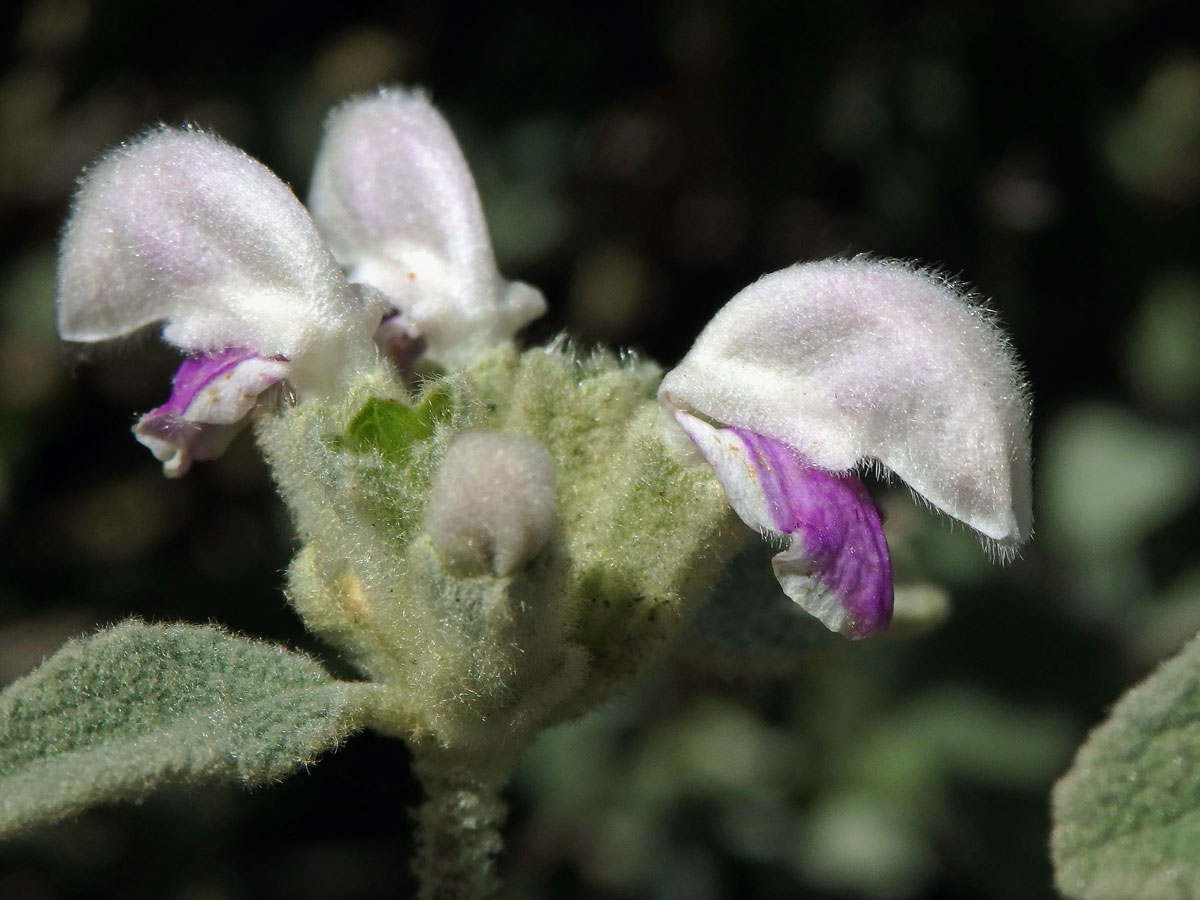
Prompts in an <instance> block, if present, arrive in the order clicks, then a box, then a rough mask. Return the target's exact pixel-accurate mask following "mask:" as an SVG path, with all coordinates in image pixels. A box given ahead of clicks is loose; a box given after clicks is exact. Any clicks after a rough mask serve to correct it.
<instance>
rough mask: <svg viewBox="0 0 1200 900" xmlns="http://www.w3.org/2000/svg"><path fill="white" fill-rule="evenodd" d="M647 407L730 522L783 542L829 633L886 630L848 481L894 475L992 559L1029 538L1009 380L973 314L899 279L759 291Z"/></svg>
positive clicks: (784, 279) (1025, 455)
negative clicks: (700, 460) (702, 465)
mask: <svg viewBox="0 0 1200 900" xmlns="http://www.w3.org/2000/svg"><path fill="white" fill-rule="evenodd" d="M659 396H660V398H661V399H662V400H663V402H664V403H665V404H667V406H668V407H669V408H671V409H672V410H675V411H677V418H678V421H679V422H680V424H681V425H682V427H683V428H684V430H685V431H686V432H687V434H688V435H689V437H691V438H692V440H693V442H694V443H695V444H696V445H697V446H698V448H699V449H700V451H701V453H702V454H703V455H704V456H705V458H706V459H707V460H708V461H709V463H710V464H712V465H713V466H714V468H715V470H716V473H717V476H718V478H719V479H720V480H721V482H722V485H723V486H724V487H725V490H726V493H727V495H728V496H729V498H730V503H731V505H732V506H733V507H734V510H735V511H736V512H738V514H739V515H740V516H741V517H742V518H743V519H744V520H745V521H746V522H747V523H748V524H750V525H752V526H753V527H756V528H759V529H761V530H763V531H765V532H774V533H777V534H780V535H783V536H786V537H788V538H790V548H789V549H788V550H787V551H786V552H784V553H782V554H780V555H779V556H777V557H776V560H775V569H776V575H777V576H778V577H779V579H780V583H781V584H782V586H783V588H784V591H785V593H787V594H788V596H790V597H792V598H793V599H794V600H796V601H797V602H799V603H800V604H801V605H802V606H804V607H805V608H806V609H809V611H810V612H813V613H814V615H817V616H818V617H819V618H821V619H822V621H824V622H825V623H826V624H827V625H829V626H830V627H831V628H834V629H835V630H839V631H844V632H847V633H850V634H853V635H860V634H865V633H869V632H870V631H872V630H877V629H878V628H880V627H883V626H884V625H886V621H887V615H886V614H885V613H884V612H883V610H882V604H884V602H885V601H886V605H887V606H888V608H889V609H888V612H890V602H891V599H890V598H891V592H890V571H889V572H888V573H887V581H888V582H889V585H888V589H887V590H886V591H883V590H882V589H881V587H880V580H881V578H882V577H883V571H884V567H885V566H886V560H887V551H886V545H883V552H882V556H880V553H879V545H880V543H881V542H882V531H881V530H879V526H878V524H877V522H878V516H877V515H875V513H874V512H873V509H869V506H870V501H869V498H867V497H866V494H865V491H863V490H860V488H861V485H859V484H858V482H857V476H856V475H854V471H855V469H857V468H860V467H863V466H866V467H877V468H880V469H883V470H886V471H888V472H892V473H895V474H896V475H898V476H899V477H900V478H902V479H903V480H904V481H905V482H906V483H907V484H908V486H909V487H910V488H911V489H912V490H913V492H914V493H915V494H916V495H917V496H918V497H920V498H921V499H923V500H924V501H926V502H928V503H929V504H930V505H932V506H933V507H935V508H937V509H939V510H941V511H942V512H945V513H947V514H948V515H950V516H953V517H954V518H956V519H958V520H959V521H961V522H963V523H965V524H966V525H968V526H970V527H971V528H972V529H974V530H975V531H976V532H978V533H979V534H980V536H981V537H982V538H983V539H984V540H985V542H986V543H987V544H988V545H989V546H990V547H991V548H993V549H994V550H995V551H996V552H997V553H998V555H1000V556H1001V557H1003V558H1009V557H1011V556H1012V555H1013V554H1014V553H1015V551H1016V547H1017V546H1018V545H1019V544H1021V543H1022V542H1024V541H1025V540H1027V539H1028V538H1029V535H1030V530H1031V525H1032V514H1031V509H1030V446H1029V416H1030V412H1029V407H1030V404H1029V395H1028V391H1027V389H1026V387H1025V384H1024V381H1023V378H1022V375H1021V369H1020V366H1019V364H1018V363H1017V360H1016V358H1015V356H1014V354H1013V352H1012V349H1011V347H1010V346H1009V343H1008V341H1007V339H1006V338H1005V336H1004V335H1003V333H1002V332H1001V331H1000V330H999V329H998V328H997V327H996V325H995V324H994V323H993V321H992V319H991V317H990V316H989V315H988V314H987V313H986V312H985V311H984V310H983V309H982V308H981V307H980V306H978V305H977V304H975V303H974V302H972V301H971V300H970V299H969V298H967V297H966V296H964V295H963V294H962V293H960V292H959V291H958V290H957V289H956V288H955V287H954V285H952V284H951V283H950V282H949V281H947V280H945V279H942V278H939V277H936V276H934V275H931V274H929V273H927V272H923V271H921V270H919V269H916V268H914V267H912V266H910V265H908V264H905V263H901V262H896V261H876V260H871V259H867V258H862V257H859V258H856V259H850V260H828V261H825V262H817V263H807V264H802V265H797V266H793V267H791V268H789V269H784V270H783V271H780V272H775V273H774V274H771V275H767V276H765V277H763V278H762V279H760V280H759V281H757V282H755V283H754V284H752V285H750V286H749V287H747V288H746V289H745V290H743V291H742V292H741V293H739V294H738V295H737V296H735V297H734V298H733V299H732V300H731V301H730V302H729V303H728V304H726V306H725V307H724V308H723V309H721V310H720V311H719V312H718V313H717V315H716V316H714V317H713V320H712V321H711V322H710V323H709V324H708V326H707V327H706V328H705V329H704V331H703V333H701V335H700V337H699V339H698V340H697V341H696V343H695V345H694V346H693V347H692V349H691V350H690V351H689V353H688V354H687V356H686V357H685V358H684V359H683V361H682V362H681V363H680V364H679V366H678V367H677V368H675V369H674V370H672V371H671V372H669V373H668V374H667V376H666V378H665V379H664V380H663V383H662V387H661V390H660V393H659ZM705 420H707V421H705ZM709 423H714V424H715V425H716V426H718V427H714V425H713V424H709ZM719 426H725V427H719ZM830 476H833V477H834V478H835V479H837V481H836V483H835V482H830V481H829V480H828V479H829V478H830ZM818 484H820V486H819V487H818V486H816V485H818ZM856 498H857V499H856ZM872 518H873V519H874V523H873V522H872V521H871V520H872ZM876 532H878V539H876V537H875V533H876ZM831 544H833V545H836V548H835V550H836V552H835V550H831V548H830V545H831ZM837 548H840V549H837ZM885 595H886V596H885Z"/></svg>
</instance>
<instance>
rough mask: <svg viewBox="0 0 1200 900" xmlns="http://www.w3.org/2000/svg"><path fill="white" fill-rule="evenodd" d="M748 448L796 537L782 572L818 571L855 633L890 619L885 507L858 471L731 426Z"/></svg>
mask: <svg viewBox="0 0 1200 900" xmlns="http://www.w3.org/2000/svg"><path fill="white" fill-rule="evenodd" d="M729 430H730V431H732V432H733V433H734V434H736V435H737V436H738V438H739V439H740V440H741V441H742V443H743V444H745V446H746V448H747V449H748V450H749V451H750V459H751V460H752V462H753V464H754V466H755V475H756V476H757V478H758V480H759V483H760V484H761V486H762V491H763V493H764V495H765V496H766V498H767V502H768V505H769V507H770V510H771V514H772V516H773V518H774V524H775V528H776V530H777V531H779V532H780V533H781V534H788V535H791V536H792V537H793V538H794V541H793V544H792V546H791V547H790V548H789V549H788V550H786V551H784V552H783V553H780V554H779V555H778V556H776V557H775V568H776V573H777V574H778V575H780V578H781V581H782V579H783V577H784V575H785V574H797V575H801V576H805V577H813V578H816V579H817V580H819V581H820V582H821V584H822V585H823V586H824V587H825V588H826V589H827V590H829V592H830V593H831V594H832V595H833V596H834V597H835V598H836V599H837V601H838V602H839V603H840V604H841V606H842V607H843V609H844V610H845V612H846V614H847V615H848V617H849V623H848V629H847V631H848V633H849V635H850V636H851V637H855V638H858V637H865V636H867V635H869V634H873V633H875V632H877V631H882V630H884V629H886V628H887V626H888V623H889V622H890V621H891V617H892V567H891V559H890V556H889V554H888V547H887V541H886V540H885V538H884V536H883V526H882V524H881V522H880V517H879V510H878V509H877V508H876V506H875V504H874V502H873V501H872V500H871V497H870V495H869V494H868V493H867V489H866V486H865V485H864V484H863V483H862V481H861V479H859V477H858V475H856V474H855V473H854V472H846V473H841V474H838V473H834V472H826V471H824V470H823V469H817V468H813V467H811V466H808V465H806V464H805V463H804V461H803V460H802V459H801V458H800V457H799V455H797V454H796V452H795V451H793V450H791V449H790V448H788V447H786V446H784V445H783V444H780V443H779V442H777V441H774V440H771V439H770V438H766V437H763V436H762V435H757V434H754V433H752V432H749V431H745V430H743V429H740V428H733V429H729Z"/></svg>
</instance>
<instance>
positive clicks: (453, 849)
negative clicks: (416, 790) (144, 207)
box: [413, 751, 508, 900]
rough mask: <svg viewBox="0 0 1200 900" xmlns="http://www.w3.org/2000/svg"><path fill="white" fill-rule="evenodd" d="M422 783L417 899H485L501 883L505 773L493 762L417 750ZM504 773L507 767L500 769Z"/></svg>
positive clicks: (505, 811) (417, 861) (415, 863)
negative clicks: (470, 762) (458, 760)
mask: <svg viewBox="0 0 1200 900" xmlns="http://www.w3.org/2000/svg"><path fill="white" fill-rule="evenodd" d="M416 756H417V758H416V760H415V762H416V771H417V774H418V776H419V777H420V779H421V782H422V784H423V786H424V788H425V802H424V803H423V804H422V806H421V809H420V811H419V812H418V813H417V836H418V846H417V856H416V859H415V860H414V862H413V868H414V871H415V872H416V875H417V878H418V880H419V882H420V885H421V887H420V892H419V893H418V895H417V896H418V898H419V900H486V898H489V897H493V896H494V895H495V894H496V891H497V890H498V888H499V886H500V882H499V878H498V876H497V874H496V866H495V860H496V856H497V854H499V852H500V850H501V849H502V847H503V839H502V838H501V836H500V826H501V825H502V824H503V823H504V819H505V816H506V815H507V814H508V807H507V805H506V804H505V802H504V800H503V798H502V797H501V796H500V791H501V788H502V787H503V786H504V783H505V781H506V777H505V776H504V775H498V774H496V773H495V770H494V769H493V768H492V767H488V766H481V767H479V768H475V767H469V766H464V765H461V764H459V765H454V764H447V763H448V760H446V759H442V758H440V757H441V754H440V753H439V752H437V751H432V752H425V753H418V754H416ZM505 774H507V768H506V769H505Z"/></svg>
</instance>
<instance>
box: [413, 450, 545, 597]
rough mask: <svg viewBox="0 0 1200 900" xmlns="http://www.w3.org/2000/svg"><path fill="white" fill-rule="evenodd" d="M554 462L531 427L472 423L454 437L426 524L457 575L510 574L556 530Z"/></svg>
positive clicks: (534, 554) (433, 496)
mask: <svg viewBox="0 0 1200 900" xmlns="http://www.w3.org/2000/svg"><path fill="white" fill-rule="evenodd" d="M554 519H555V503H554V462H553V460H552V459H551V458H550V454H549V453H548V452H547V450H546V448H545V447H544V446H542V444H541V443H540V442H539V441H537V440H535V439H534V438H532V437H530V436H529V435H525V434H510V433H505V432H499V431H471V432H467V433H465V434H462V435H460V436H459V437H458V438H456V439H455V441H454V443H453V444H451V445H450V449H449V451H447V453H446V458H445V460H444V461H443V462H442V466H441V468H440V469H439V470H438V473H437V476H436V477H435V479H434V483H433V490H432V492H431V494H430V497H429V506H428V511H427V512H426V517H425V526H426V529H427V530H428V532H429V536H430V537H431V538H432V539H433V543H434V546H435V547H437V550H438V554H439V555H440V556H441V559H442V563H443V564H444V565H445V566H446V568H448V569H450V570H451V571H452V572H454V573H455V574H456V575H460V576H463V577H470V576H479V575H489V574H491V575H500V576H505V575H511V574H513V573H514V572H516V571H517V570H518V569H520V568H521V567H522V566H524V565H525V564H526V563H527V562H529V561H530V560H532V559H533V558H534V557H535V556H537V554H538V553H539V552H540V551H541V549H542V548H543V547H545V546H546V543H547V542H548V541H549V540H550V537H551V535H552V534H553V532H554Z"/></svg>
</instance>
